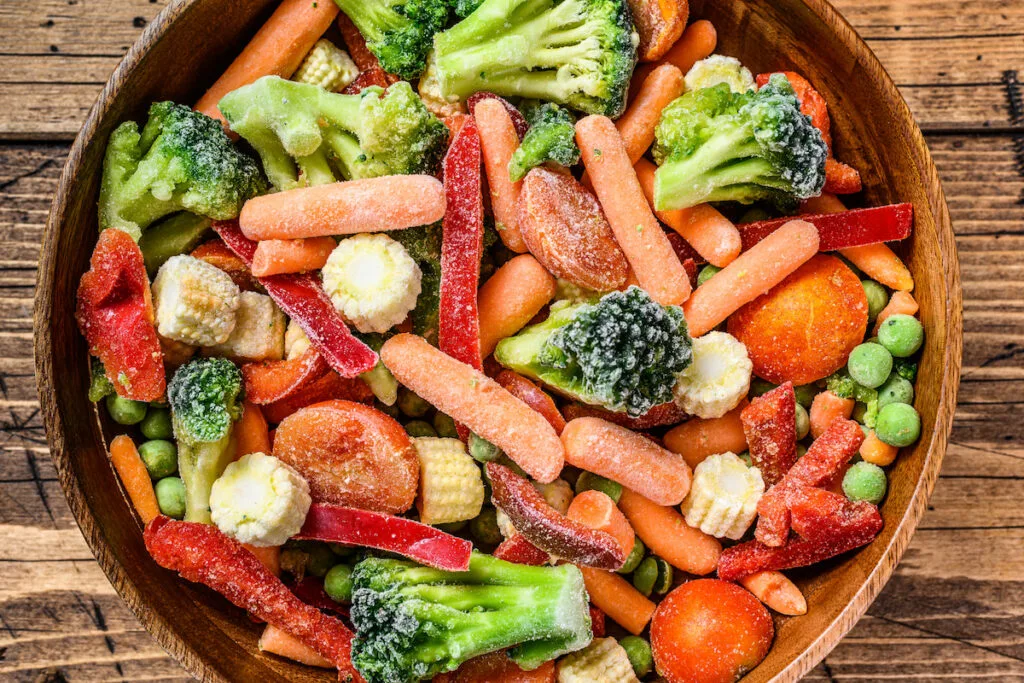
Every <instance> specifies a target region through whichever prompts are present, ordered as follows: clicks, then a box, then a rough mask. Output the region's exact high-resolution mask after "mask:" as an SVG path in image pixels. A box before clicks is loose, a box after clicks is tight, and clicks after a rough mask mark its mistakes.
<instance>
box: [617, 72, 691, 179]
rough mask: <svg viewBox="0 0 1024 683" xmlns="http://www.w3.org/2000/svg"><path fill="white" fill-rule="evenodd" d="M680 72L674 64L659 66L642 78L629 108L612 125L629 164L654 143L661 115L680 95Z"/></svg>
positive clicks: (681, 78) (681, 77) (681, 92)
mask: <svg viewBox="0 0 1024 683" xmlns="http://www.w3.org/2000/svg"><path fill="white" fill-rule="evenodd" d="M683 75H684V74H683V72H682V71H680V70H679V67H677V66H675V65H674V64H659V65H658V66H656V67H654V70H653V71H651V73H650V74H648V75H647V77H646V78H644V81H643V84H642V85H641V86H640V90H639V91H637V93H636V96H635V97H633V98H632V99H631V101H630V104H629V108H628V109H626V112H625V113H624V114H623V115H622V116H621V117H620V118H619V119H618V120H617V121H616V122H615V127H616V128H618V129H619V134H620V135H621V136H622V142H623V144H624V145H625V146H626V153H627V154H629V160H630V161H631V162H633V163H634V164H635V163H636V162H637V161H638V160H639V159H640V158H641V157H642V156H643V155H644V152H646V151H647V149H648V148H649V147H650V146H651V145H652V144H653V143H654V129H655V128H657V126H658V121H659V120H660V119H661V111H662V110H663V109H664V108H665V107H667V106H668V105H669V103H670V102H672V100H674V99H676V98H677V97H679V96H680V95H682V94H683Z"/></svg>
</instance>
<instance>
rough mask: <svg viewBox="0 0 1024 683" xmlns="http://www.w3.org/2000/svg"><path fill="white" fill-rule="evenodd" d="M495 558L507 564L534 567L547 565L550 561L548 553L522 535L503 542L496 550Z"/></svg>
mask: <svg viewBox="0 0 1024 683" xmlns="http://www.w3.org/2000/svg"><path fill="white" fill-rule="evenodd" d="M494 556H495V557H496V558H498V559H499V560H505V561H506V562H514V563H516V564H528V565H531V566H533V567H539V566H541V565H543V564H547V563H548V559H550V556H549V555H548V554H547V553H546V552H544V551H543V550H541V549H540V548H538V547H537V546H535V545H534V544H532V543H530V541H528V540H527V539H526V536H523V535H522V534H516V535H515V536H512V537H510V538H506V539H505V540H504V541H502V542H501V545H499V546H498V547H497V548H495V549H494Z"/></svg>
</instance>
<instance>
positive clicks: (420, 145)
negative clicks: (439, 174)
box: [217, 76, 448, 190]
mask: <svg viewBox="0 0 1024 683" xmlns="http://www.w3.org/2000/svg"><path fill="white" fill-rule="evenodd" d="M217 106H218V108H219V109H220V111H221V113H223V114H224V117H225V118H226V119H227V121H228V124H229V125H230V126H231V130H233V131H235V132H236V133H238V134H239V135H241V136H242V137H243V138H245V139H246V140H247V141H248V142H249V144H251V145H252V146H253V148H255V149H256V151H257V152H258V153H259V155H260V159H262V161H263V168H264V169H265V170H266V172H267V176H268V177H269V178H270V182H271V183H273V185H274V186H275V187H276V188H278V189H281V190H285V189H290V188H293V187H299V186H311V185H322V184H325V183H332V182H335V181H336V180H339V179H341V178H344V179H346V180H352V179H354V178H373V177H377V176H382V175H396V174H408V173H426V174H432V173H435V172H436V170H437V168H438V167H439V165H440V163H441V158H442V157H443V155H444V150H445V146H446V145H447V141H448V129H447V128H446V127H445V125H444V124H443V123H441V121H439V120H438V119H437V118H436V117H435V116H434V115H433V114H431V113H430V111H428V110H427V108H426V106H425V105H424V104H423V102H422V101H421V100H420V99H419V97H418V96H417V95H416V94H415V93H414V92H413V90H412V86H410V85H409V84H408V83H406V82H404V81H402V82H399V83H395V84H393V85H392V86H390V87H389V88H388V90H387V92H386V93H385V92H384V91H383V90H381V89H380V88H377V87H372V88H366V89H365V90H363V91H362V92H360V93H358V94H355V95H343V94H340V93H331V92H327V91H326V90H324V89H323V88H321V87H319V86H316V85H312V84H309V83H298V82H295V81H286V80H284V79H283V78H278V77H277V76H264V77H263V78H261V79H259V80H257V81H256V82H255V83H251V84H249V85H246V86H243V87H241V88H238V89H237V90H233V91H232V92H230V93H228V94H227V95H225V96H224V97H223V98H222V99H221V101H220V102H219V103H218V104H217Z"/></svg>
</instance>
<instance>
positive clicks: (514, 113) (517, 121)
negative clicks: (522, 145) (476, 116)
mask: <svg viewBox="0 0 1024 683" xmlns="http://www.w3.org/2000/svg"><path fill="white" fill-rule="evenodd" d="M480 100H498V101H499V102H501V106H503V107H505V111H507V112H508V115H509V118H511V119H512V126H513V127H514V128H515V129H516V135H518V136H519V139H520V140H522V139H523V136H524V135H526V131H528V130H529V129H530V124H529V123H527V122H526V118H525V117H524V116H523V114H522V112H520V111H519V110H518V109H516V108H515V107H513V106H512V104H511V103H510V102H509V101H508V100H506V99H505V98H504V97H501V96H499V95H495V94H494V93H492V92H486V91H484V92H476V93H473V94H472V95H470V96H469V98H468V99H467V100H466V107H467V108H468V109H469V113H470V114H472V113H474V111H475V110H476V103H477V102H479V101H480Z"/></svg>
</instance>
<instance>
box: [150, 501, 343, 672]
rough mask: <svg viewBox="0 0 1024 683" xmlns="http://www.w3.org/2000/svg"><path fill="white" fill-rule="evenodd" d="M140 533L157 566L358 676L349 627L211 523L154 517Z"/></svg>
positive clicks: (341, 669) (340, 669) (341, 670)
mask: <svg viewBox="0 0 1024 683" xmlns="http://www.w3.org/2000/svg"><path fill="white" fill-rule="evenodd" d="M143 538H144V540H145V542H146V549H147V550H148V551H149V554H150V555H152V556H153V559H154V560H156V563H157V564H159V565H160V566H161V567H164V568H165V569H171V570H173V571H176V572H178V573H179V574H181V576H182V578H184V579H186V580H188V581H193V582H197V583H202V584H204V585H206V586H209V587H210V588H212V589H213V590H215V591H217V592H218V593H220V594H221V595H223V596H224V597H225V598H227V599H228V600H230V601H231V602H232V603H233V604H234V605H237V606H238V607H241V608H242V609H244V610H246V611H248V612H250V613H251V614H253V615H255V616H256V617H258V618H260V619H262V620H263V621H266V622H267V623H269V624H274V625H275V626H277V627H278V628H280V629H282V630H284V631H287V632H288V633H290V634H291V635H293V636H295V637H296V638H298V639H299V640H301V641H302V642H303V643H305V644H306V645H308V646H309V647H311V648H312V649H314V650H316V651H317V652H318V653H319V654H320V655H321V656H323V657H325V658H327V659H328V660H330V661H331V662H333V663H334V665H335V666H337V667H338V671H339V674H340V676H341V680H351V681H363V678H362V676H360V675H359V672H357V671H356V670H355V668H354V667H353V666H352V660H351V652H352V632H351V631H349V630H348V629H347V628H346V627H345V625H344V624H342V623H341V622H340V621H338V620H337V619H335V618H334V617H331V616H328V615H326V614H324V613H322V612H321V611H320V610H318V609H317V608H315V607H312V606H310V605H307V604H305V603H304V602H302V601H301V600H299V599H298V598H297V597H295V595H294V594H293V593H292V592H291V591H290V590H288V587H287V586H285V585H284V584H283V583H282V582H281V580H280V579H279V578H277V577H276V576H274V575H273V574H271V573H270V571H269V570H268V569H267V568H266V567H265V566H263V563H262V562H260V561H259V559H257V558H256V556H255V555H253V554H252V553H251V552H249V551H248V550H246V549H245V548H244V547H243V546H242V544H241V543H239V542H238V541H236V540H234V539H232V538H228V537H227V536H225V535H224V534H223V533H222V532H221V531H220V530H218V529H217V527H215V526H213V525H210V524H198V523H195V522H175V521H172V520H171V519H170V518H168V517H164V516H160V517H157V518H156V519H154V520H153V521H151V522H150V523H149V524H148V525H146V530H145V532H144V533H143Z"/></svg>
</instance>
